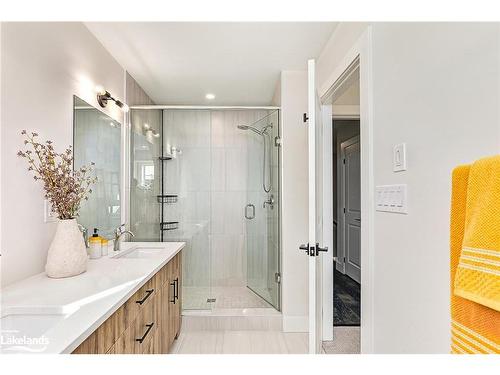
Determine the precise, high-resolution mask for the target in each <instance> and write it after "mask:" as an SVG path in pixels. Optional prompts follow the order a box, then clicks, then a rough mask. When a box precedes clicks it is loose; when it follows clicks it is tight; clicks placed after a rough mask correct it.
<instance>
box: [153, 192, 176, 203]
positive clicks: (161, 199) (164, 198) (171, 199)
mask: <svg viewBox="0 0 500 375" xmlns="http://www.w3.org/2000/svg"><path fill="white" fill-rule="evenodd" d="M156 198H157V199H158V203H166V204H173V203H177V199H178V198H177V195H176V194H166V195H157V196H156Z"/></svg>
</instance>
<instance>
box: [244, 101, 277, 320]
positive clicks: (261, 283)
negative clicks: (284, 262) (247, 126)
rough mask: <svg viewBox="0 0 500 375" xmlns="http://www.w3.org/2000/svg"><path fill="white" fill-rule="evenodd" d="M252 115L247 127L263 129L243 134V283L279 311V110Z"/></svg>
mask: <svg viewBox="0 0 500 375" xmlns="http://www.w3.org/2000/svg"><path fill="white" fill-rule="evenodd" d="M255 115H256V116H255V117H256V120H257V122H255V123H253V124H252V125H251V126H252V127H254V128H255V129H257V130H259V131H262V130H264V129H266V128H267V130H266V131H264V132H263V133H262V135H259V134H257V133H255V132H249V134H248V136H247V160H248V162H247V163H248V168H247V194H246V198H247V201H246V205H245V207H244V215H245V225H246V245H247V286H248V288H250V289H251V290H252V291H253V292H254V293H256V294H258V295H259V296H260V297H262V298H263V299H264V300H265V301H267V302H268V303H269V304H270V305H271V306H273V307H274V308H276V309H277V310H280V284H279V283H280V251H279V249H280V243H279V241H280V233H279V228H280V225H279V220H280V215H279V212H280V208H279V201H280V199H279V198H280V197H279V191H280V186H279V183H280V179H279V170H280V168H279V164H280V153H279V146H278V145H277V142H276V139H279V111H278V110H272V111H262V112H261V111H259V112H256V113H255ZM258 119H260V120H258Z"/></svg>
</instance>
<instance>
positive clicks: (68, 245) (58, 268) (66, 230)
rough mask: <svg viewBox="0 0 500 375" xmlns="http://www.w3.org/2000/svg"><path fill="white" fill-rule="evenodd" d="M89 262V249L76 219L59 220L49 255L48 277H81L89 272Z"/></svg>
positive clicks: (46, 268) (46, 270)
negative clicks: (80, 275)
mask: <svg viewBox="0 0 500 375" xmlns="http://www.w3.org/2000/svg"><path fill="white" fill-rule="evenodd" d="M87 262H88V257H87V249H86V248H85V242H84V240H83V235H82V232H81V231H80V230H79V229H78V224H77V222H76V219H69V220H59V222H58V223H57V229H56V234H55V236H54V239H53V240H52V243H51V244H50V247H49V252H48V254H47V264H46V265H45V272H46V273H47V276H48V277H52V278H62V277H71V276H76V275H79V274H81V273H83V272H85V271H86V270H87Z"/></svg>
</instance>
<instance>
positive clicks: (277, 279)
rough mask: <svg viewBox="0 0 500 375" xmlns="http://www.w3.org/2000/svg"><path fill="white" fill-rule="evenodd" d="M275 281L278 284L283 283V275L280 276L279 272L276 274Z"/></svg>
mask: <svg viewBox="0 0 500 375" xmlns="http://www.w3.org/2000/svg"><path fill="white" fill-rule="evenodd" d="M274 281H275V282H276V283H277V284H279V283H281V274H280V273H279V272H276V273H275V274H274Z"/></svg>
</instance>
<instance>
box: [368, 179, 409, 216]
mask: <svg viewBox="0 0 500 375" xmlns="http://www.w3.org/2000/svg"><path fill="white" fill-rule="evenodd" d="M375 204H376V210H377V211H383V212H394V213H399V214H407V213H408V197H407V189H406V184H401V185H380V186H377V187H376V188H375Z"/></svg>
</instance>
